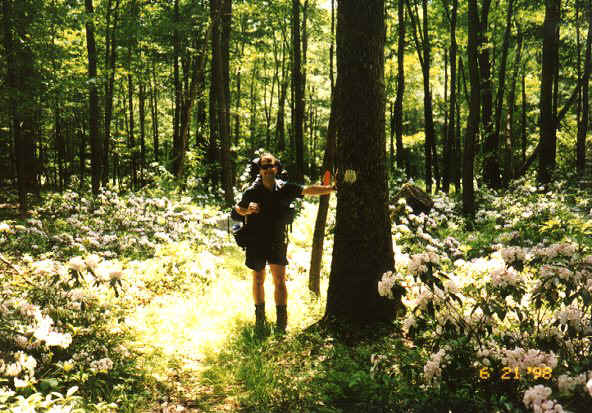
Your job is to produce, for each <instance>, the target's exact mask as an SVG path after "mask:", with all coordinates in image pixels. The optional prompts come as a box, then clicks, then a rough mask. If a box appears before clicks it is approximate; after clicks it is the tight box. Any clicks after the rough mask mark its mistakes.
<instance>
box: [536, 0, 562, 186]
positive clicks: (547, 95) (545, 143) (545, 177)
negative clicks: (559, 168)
mask: <svg viewBox="0 0 592 413" xmlns="http://www.w3.org/2000/svg"><path fill="white" fill-rule="evenodd" d="M560 9H561V0H546V2H545V21H544V23H543V64H542V73H541V98H540V109H541V123H540V126H541V135H540V151H539V168H538V174H537V180H538V181H539V182H540V183H543V184H546V183H549V182H551V173H552V170H553V169H554V167H555V148H556V145H557V136H556V126H557V125H556V123H555V120H556V119H555V116H554V113H553V84H554V78H555V73H556V72H555V65H556V63H557V55H558V47H559V45H558V44H557V37H556V33H557V28H558V26H559V21H560Z"/></svg>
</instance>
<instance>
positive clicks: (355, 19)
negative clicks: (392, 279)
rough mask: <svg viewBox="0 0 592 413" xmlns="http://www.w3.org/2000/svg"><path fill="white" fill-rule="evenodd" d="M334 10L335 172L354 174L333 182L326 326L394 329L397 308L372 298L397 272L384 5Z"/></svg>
mask: <svg viewBox="0 0 592 413" xmlns="http://www.w3.org/2000/svg"><path fill="white" fill-rule="evenodd" d="M338 5H339V6H338V9H337V15H338V17H337V79H338V86H337V87H336V90H337V95H336V107H335V109H336V127H337V136H338V137H339V139H338V142H337V148H338V149H337V154H338V155H337V156H338V167H339V169H340V170H341V171H348V170H351V171H354V172H355V174H356V180H355V181H354V182H349V183H347V182H344V181H343V180H342V179H341V178H338V181H339V185H340V190H339V192H337V216H336V226H335V244H334V247H333V260H332V262H331V274H330V277H329V290H328V292H327V308H326V313H325V319H327V320H337V321H345V322H353V323H354V324H373V323H376V322H391V321H392V320H393V318H394V317H395V307H396V305H395V303H394V302H393V301H390V300H387V299H386V298H384V297H381V296H379V294H378V290H377V283H378V280H380V278H381V276H382V274H383V273H384V272H386V271H389V270H392V269H393V267H394V256H393V243H392V238H391V232H390V222H389V215H388V204H387V201H388V190H387V179H386V137H385V128H384V125H385V119H384V117H385V115H384V113H385V111H384V109H385V91H384V38H385V26H384V0H366V1H364V2H360V1H359V0H339V1H338ZM360 85H364V87H360Z"/></svg>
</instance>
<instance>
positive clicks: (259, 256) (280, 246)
mask: <svg viewBox="0 0 592 413" xmlns="http://www.w3.org/2000/svg"><path fill="white" fill-rule="evenodd" d="M287 250H288V244H287V243H274V244H263V245H262V244H255V245H249V246H248V247H247V253H246V256H247V259H246V261H245V265H246V266H247V267H249V268H250V269H252V270H254V271H261V270H262V269H264V268H265V265H266V264H277V265H288V260H287V259H286V252H287Z"/></svg>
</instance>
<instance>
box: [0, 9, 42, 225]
mask: <svg viewBox="0 0 592 413" xmlns="http://www.w3.org/2000/svg"><path fill="white" fill-rule="evenodd" d="M29 6H30V5H29V4H26V5H22V4H19V3H16V4H15V3H13V2H12V1H11V0H3V1H2V18H3V24H4V39H3V40H4V46H5V54H6V59H7V66H6V67H7V69H8V70H7V71H6V86H8V89H9V90H8V92H9V93H8V95H9V96H8V97H9V99H8V101H9V102H8V105H9V110H10V132H11V134H12V137H13V148H14V164H15V165H16V181H17V186H18V194H19V211H20V214H21V216H24V215H25V214H26V211H27V210H28V202H27V192H31V191H36V189H35V186H36V170H37V162H36V159H35V143H34V127H33V119H34V113H35V107H34V95H35V91H34V83H33V82H34V79H36V78H37V76H38V74H37V73H35V69H34V58H33V52H32V50H31V49H30V47H28V46H27V42H26V41H25V40H26V39H27V38H28V37H29V33H28V30H29V27H30V24H31V22H32V16H33V14H32V12H31V11H29V12H28V13H27V12H25V11H26V10H27V9H28V7H29Z"/></svg>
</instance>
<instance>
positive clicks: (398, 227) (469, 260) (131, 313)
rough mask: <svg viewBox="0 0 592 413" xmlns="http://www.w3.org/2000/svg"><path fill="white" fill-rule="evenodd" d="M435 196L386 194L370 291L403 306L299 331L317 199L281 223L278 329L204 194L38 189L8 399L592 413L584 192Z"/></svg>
mask: <svg viewBox="0 0 592 413" xmlns="http://www.w3.org/2000/svg"><path fill="white" fill-rule="evenodd" d="M8 201H11V200H10V199H9V200H8ZM435 201H436V204H435V207H434V209H433V210H432V212H431V213H430V214H429V216H426V215H424V214H419V213H416V212H414V211H412V210H411V208H410V207H409V206H407V205H406V204H405V202H404V201H402V200H399V201H394V200H393V204H392V205H391V213H392V218H393V219H392V221H393V226H392V233H393V245H394V249H395V271H393V272H390V273H387V274H384V275H383V278H382V280H381V282H380V283H379V285H377V289H378V290H379V292H380V293H381V294H382V295H385V296H389V297H390V298H393V299H395V300H402V302H403V303H404V304H405V308H406V311H405V314H400V315H399V317H398V318H397V321H396V322H395V329H394V332H393V333H390V334H387V335H383V336H381V337H380V338H372V339H363V338H362V339H360V340H356V342H355V344H352V343H351V342H347V341H343V340H342V339H341V338H340V337H341V336H336V335H333V334H332V333H330V332H328V331H323V330H322V329H307V327H308V326H310V325H312V324H314V323H315V322H316V321H317V320H319V319H320V318H321V317H322V314H323V310H324V300H325V295H324V294H322V295H321V297H320V298H316V297H314V296H313V295H312V294H311V293H310V292H309V291H308V288H307V281H308V280H307V277H308V266H309V260H310V248H311V246H310V242H311V239H312V233H313V226H314V219H315V214H316V209H317V204H315V203H313V202H304V203H303V206H302V209H301V211H300V214H299V216H298V218H297V220H296V222H295V223H294V226H293V231H292V234H291V244H290V249H289V257H288V259H289V261H290V264H289V266H288V271H287V279H288V291H289V307H288V308H289V327H288V333H287V335H286V336H276V335H274V334H273V333H271V334H269V335H267V336H265V337H258V336H256V335H255V333H254V329H253V327H254V325H253V324H254V320H253V318H254V315H253V313H254V311H253V305H252V299H251V293H250V289H251V280H250V274H249V272H248V270H247V268H246V267H244V265H243V261H244V255H243V252H242V251H241V250H240V249H239V248H238V247H236V246H235V245H234V242H233V240H232V239H231V237H230V236H229V234H228V232H227V222H226V220H225V216H224V213H223V212H221V211H220V210H219V208H218V207H216V206H214V205H215V202H214V201H213V200H205V202H204V199H203V197H200V202H199V204H201V205H203V204H204V203H205V204H206V205H210V206H197V203H196V202H195V198H192V197H191V196H189V195H179V194H175V193H173V192H167V193H164V192H162V191H158V190H146V191H143V192H141V193H137V194H135V195H126V196H119V195H117V194H116V193H114V192H103V193H102V195H100V196H99V197H98V198H96V199H93V198H91V197H90V196H88V195H83V194H78V193H76V192H73V191H66V192H64V193H63V194H46V195H44V196H43V199H42V202H40V203H39V205H38V206H37V207H35V208H34V209H33V210H32V211H31V212H30V216H29V217H28V218H26V219H20V218H17V217H15V216H13V215H10V214H6V215H4V216H2V217H0V251H1V254H2V255H1V257H0V272H1V273H2V277H0V284H1V285H0V287H1V288H0V313H1V314H2V317H0V331H1V332H2V334H1V335H0V411H15V412H17V411H18V412H20V411H51V412H62V411H65V412H70V411H128V412H136V411H165V412H172V411H206V412H210V411H212V412H214V411H245V412H299V411H300V412H359V411H365V412H395V411H396V412H401V411H403V412H404V411H407V412H435V411H448V410H451V411H459V412H460V411H462V412H467V411H478V410H479V411H485V412H489V411H491V412H495V411H499V412H525V411H549V412H550V411H554V412H559V411H571V412H585V411H589V408H590V406H591V405H592V396H591V394H592V381H590V379H592V358H591V357H590V334H591V333H592V327H591V304H592V299H591V295H592V250H591V248H592V240H591V239H590V234H591V233H592V214H591V212H592V202H591V201H590V196H589V193H587V192H584V191H582V190H579V189H577V188H575V187H573V186H570V185H568V184H567V183H566V182H559V183H557V184H555V185H554V186H552V187H549V188H539V187H537V186H536V185H535V184H534V183H533V180H532V179H524V180H522V181H519V182H517V183H515V184H514V185H513V186H512V187H511V190H509V191H507V192H503V193H495V192H493V191H489V190H485V189H480V190H479V191H478V193H477V201H478V206H479V210H478V212H477V214H476V216H475V217H474V218H471V219H469V218H465V217H463V216H462V215H461V214H460V205H459V204H458V203H457V202H456V201H455V200H454V198H448V197H446V196H441V195H438V196H436V197H435ZM332 210H333V209H332ZM333 226H334V216H333V213H332V212H331V213H330V218H329V223H328V229H327V232H328V235H327V241H326V243H325V252H324V267H323V273H322V275H323V277H322V288H321V290H322V291H326V288H327V278H328V270H329V264H330V256H331V246H332V240H331V231H332V228H333ZM266 287H267V288H266V302H267V303H269V304H270V305H268V306H267V317H268V319H269V320H274V319H275V314H274V306H273V288H272V283H271V280H270V276H268V280H267V283H266ZM33 409H36V410H33Z"/></svg>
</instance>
